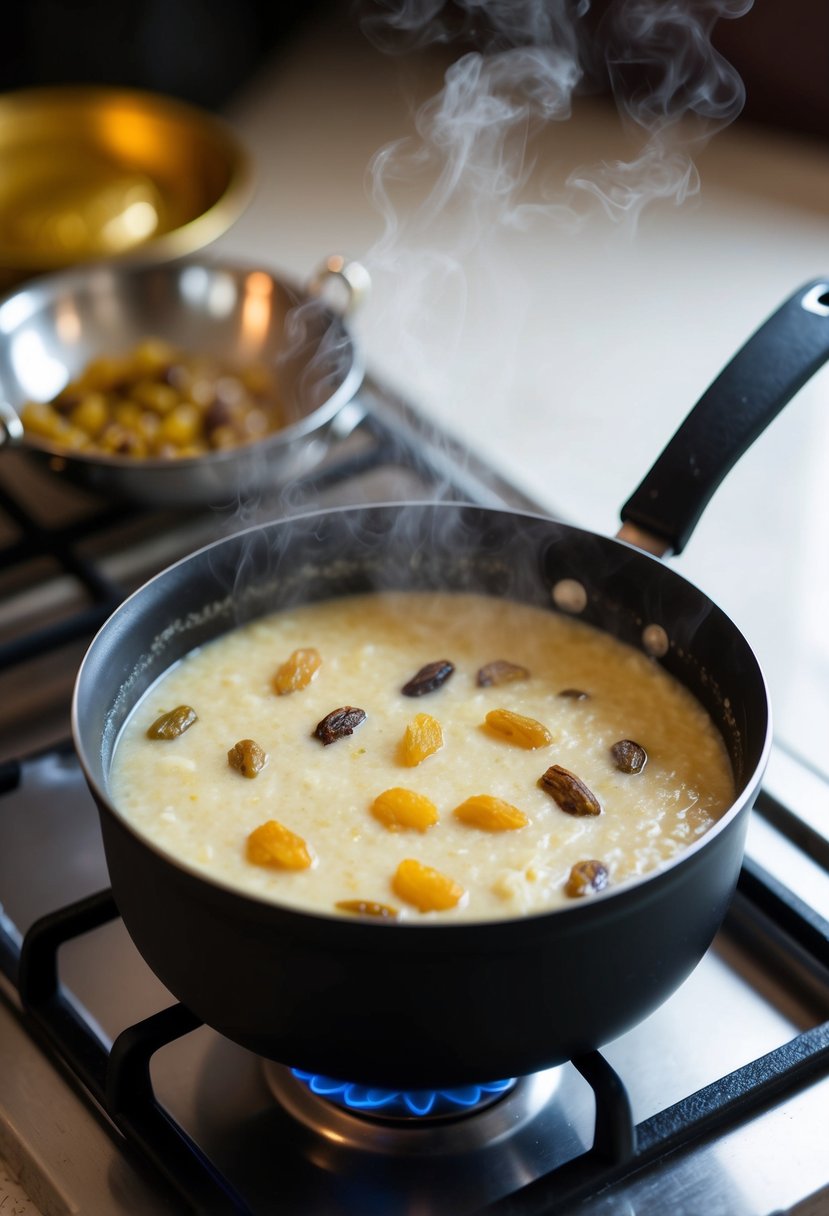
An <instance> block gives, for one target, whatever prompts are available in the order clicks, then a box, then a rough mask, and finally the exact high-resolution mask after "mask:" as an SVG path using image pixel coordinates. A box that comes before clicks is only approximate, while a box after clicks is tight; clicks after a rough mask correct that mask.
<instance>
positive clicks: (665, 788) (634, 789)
mask: <svg viewBox="0 0 829 1216" xmlns="http://www.w3.org/2000/svg"><path fill="white" fill-rule="evenodd" d="M305 648H314V649H315V650H316V651H317V652H318V654H319V657H320V659H321V664H320V666H319V670H318V671H317V672H316V674H315V675H314V677H313V679H311V680H310V682H309V683H308V684H307V685H306V686H305V687H303V688H299V689H297V690H296V691H294V692H291V693H289V694H287V695H277V693H276V692H275V691H274V683H273V680H274V676H275V673H276V672H277V670H278V669H279V668H280V666H281V665H282V664H283V663H284V662H285V661H286V660H287V659H288V658H289V656H291V655H292V654H293V653H294V652H295V651H297V650H300V649H305ZM439 660H448V661H449V662H450V663H451V664H453V665H454V671H453V672H452V674H451V676H450V677H449V678H448V679H446V680H445V682H444V683H442V684H441V685H440V686H439V687H436V688H435V689H434V690H433V691H429V692H427V693H425V695H421V696H405V695H403V693H402V692H401V689H402V687H403V686H404V685H405V684H406V683H407V681H409V680H410V679H411V677H412V676H413V675H414V674H415V673H416V672H418V671H419V670H420V669H421V668H423V667H424V666H425V665H427V664H431V663H435V662H437V661H439ZM496 660H506V661H507V662H508V663H510V664H515V665H519V666H521V667H523V668H525V669H526V673H527V674H526V675H525V676H524V677H523V678H521V679H516V680H510V681H507V682H505V683H501V684H494V685H489V686H483V687H481V686H480V685H479V684H478V682H477V673H478V671H479V670H480V669H481V668H482V667H484V666H486V665H487V664H490V663H492V662H494V661H496ZM565 690H570V691H571V692H572V690H578V691H580V692H584V693H586V694H587V696H586V697H583V698H581V699H579V698H576V697H574V696H572V695H567V696H562V695H561V694H562V692H564V691H565ZM180 705H187V706H191V707H192V708H193V709H194V710H195V713H196V715H197V720H196V722H195V723H194V724H193V725H192V726H191V727H190V728H189V729H187V730H186V731H184V733H182V734H181V735H180V736H178V737H177V738H173V739H165V740H159V739H151V738H148V737H147V733H146V732H147V728H148V727H149V726H150V725H151V723H153V722H154V721H155V720H156V719H157V718H158V717H159V715H161V714H163V713H166V712H169V711H170V710H172V709H174V708H175V707H177V706H180ZM342 707H352V708H354V707H356V708H359V709H361V710H363V711H364V713H365V720H364V721H362V723H361V724H359V725H357V726H356V727H354V729H353V733H352V734H350V735H343V736H341V737H337V738H335V739H334V741H333V742H331V743H329V744H327V745H326V744H323V743H322V742H321V741H320V739H319V738H318V737H316V736H315V734H314V731H315V729H316V727H317V725H318V723H320V722H321V720H322V719H324V718H325V717H326V716H327V715H329V714H330V713H331V712H332V711H334V710H337V709H340V708H342ZM494 710H508V711H510V713H513V714H518V715H521V716H522V717H525V718H529V719H532V720H533V721H534V722H535V723H538V724H541V725H542V726H543V727H545V728H546V731H547V733H548V735H549V737H550V741H549V742H545V743H543V744H542V745H541V746H538V747H535V748H524V747H521V746H517V745H516V743H515V741H513V740H510V739H509V738H507V737H505V736H503V735H499V734H497V733H495V732H494V731H493V730H492V729H490V728H489V727H488V726H487V725H486V717H487V714H489V713H491V712H492V711H494ZM418 714H428V715H429V717H430V718H432V719H434V720H435V721H436V722H437V723H439V726H440V733H441V736H442V741H443V742H442V746H441V747H440V748H439V749H438V750H437V751H435V752H434V753H433V754H430V755H428V756H427V757H426V758H425V759H424V760H422V762H421V763H419V764H417V765H414V766H410V765H408V764H406V763H404V756H405V752H404V751H403V750H402V740H403V738H404V734H405V731H406V728H407V726H408V725H409V724H410V723H412V721H413V720H414V719H415V717H416V716H417V715H418ZM241 740H253V741H255V743H256V744H258V745H259V747H260V748H261V749H262V750H263V752H264V753H265V754H266V756H267V761H266V763H265V764H264V767H263V768H261V770H260V771H259V772H257V774H256V775H255V777H253V778H252V779H249V778H247V777H245V776H243V775H242V774H241V773H240V771H239V770H238V769H236V768H234V767H232V766H231V764H230V763H229V760H228V752H229V751H230V750H231V749H232V748H233V747H234V745H235V744H236V743H237V742H239V741H241ZM622 740H632V741H635V743H637V744H638V745H640V746H641V747H642V748H643V749H644V750H645V752H646V753H647V762H646V764H645V766H644V768H642V769H641V771H639V772H636V773H630V772H624V771H620V769H619V768H618V767H617V762H616V761H615V759H614V755H613V751H612V749H613V745H614V744H616V743H618V742H620V741H622ZM550 766H559V768H562V769H564V770H566V771H567V772H568V773H569V774H572V775H574V776H575V777H577V778H578V779H579V781H581V782H582V783H583V784H584V785H585V786H587V787H588V789H589V791H590V793H591V794H592V795H593V796H594V797H595V799H597V800H598V803H599V804H600V806H601V813H600V814H598V815H595V814H594V815H573V814H569V813H567V812H566V811H564V810H562V809H561V808H560V806H559V805H558V803H557V802H556V800H555V799H554V798H553V797H552V796H551V794H550V793H549V792H548V791H547V790H545V789H544V788H542V786H541V785H540V784H539V779H540V778H541V776H542V774H544V773H545V771H546V770H547V769H548V768H549V767H550ZM400 788H402V789H405V790H407V791H412V792H413V793H416V794H419V795H422V796H424V797H425V798H427V799H428V800H429V801H430V802H431V803H432V804H433V806H434V807H435V808H436V811H437V818H436V822H434V823H432V824H431V825H430V826H428V827H426V828H425V829H424V830H422V831H420V830H417V829H414V828H406V827H399V826H392V827H390V826H388V824H387V823H384V822H382V821H381V820H380V819H378V818H377V817H376V815H375V814H374V813H373V812H372V807H373V804H374V801H375V799H376V798H377V797H378V795H380V794H381V793H383V792H384V791H387V790H390V789H400ZM110 789H111V795H112V799H113V802H114V805H115V807H116V808H117V809H118V811H119V813H120V814H121V816H122V817H123V818H124V819H125V820H126V821H127V822H128V823H129V824H131V825H132V827H133V828H134V829H135V830H136V831H137V832H138V833H139V834H140V835H141V836H143V837H145V838H146V839H147V840H149V841H151V842H152V843H154V844H155V845H156V846H157V847H159V848H160V849H161V850H162V851H164V852H165V853H167V854H169V855H170V856H171V857H173V858H175V859H178V860H179V861H181V862H183V863H184V864H186V865H187V866H188V867H190V868H192V869H194V870H196V871H197V872H200V873H202V874H203V875H204V877H205V878H206V879H208V880H209V879H215V880H216V881H218V882H220V883H222V884H223V885H225V886H229V887H232V888H236V889H238V890H240V891H243V892H246V893H247V894H249V895H252V896H254V897H257V898H260V899H263V900H269V901H273V902H277V903H280V904H285V905H288V906H292V907H295V908H298V909H302V910H306V911H316V912H322V913H325V914H328V915H352V914H353V913H350V912H340V911H338V909H337V907H336V905H337V904H338V903H339V902H342V901H365V902H367V903H372V904H379V905H383V906H384V907H385V908H388V909H390V910H391V911H392V912H393V913H394V914H395V915H396V916H397V917H398V918H399V919H401V920H413V921H416V922H418V923H430V922H443V921H456V920H493V919H504V918H510V917H516V916H522V915H526V914H528V913H534V912H540V911H544V910H547V909H551V908H555V907H560V906H563V905H570V904H572V903H573V902H574V898H576V897H574V896H573V895H572V894H568V893H567V891H568V878H569V876H570V873H571V869H572V867H573V866H574V865H576V864H577V863H579V862H582V861H586V860H591V861H599V862H600V863H601V865H602V867H603V868H604V870H606V873H607V885H608V888H610V887H613V886H617V885H619V884H620V883H623V882H625V881H626V880H629V879H631V878H634V877H636V876H638V875H642V874H645V873H647V872H649V871H652V870H654V869H656V868H658V867H659V866H660V865H662V864H664V863H665V862H666V861H667V860H669V859H671V858H672V857H674V856H675V855H676V854H677V853H679V852H680V851H681V850H682V849H684V848H685V847H687V846H688V845H689V844H691V843H693V842H694V841H695V840H696V839H697V838H698V837H699V836H701V835H702V834H703V833H704V832H705V831H706V830H707V829H708V828H709V827H710V826H711V825H712V824H713V823H714V822H715V821H716V820H717V819H718V818H719V817H720V816H721V815H722V814H723V813H724V811H725V810H726V809H727V808H728V807H729V806H730V805H731V803H732V802H733V799H734V784H733V779H732V774H731V768H730V765H729V761H728V757H727V754H726V751H725V747H724V745H723V742H722V739H721V737H720V735H719V733H718V732H717V730H716V728H715V727H714V725H713V723H712V722H711V720H710V718H709V717H708V715H707V713H706V712H705V711H704V710H703V708H702V707H701V706H700V705H699V704H698V702H697V701H696V700H695V699H694V698H693V696H692V695H691V694H690V693H689V692H688V691H687V690H686V689H685V688H683V687H682V686H681V685H680V684H679V683H677V682H676V681H675V680H673V678H672V677H670V676H669V675H667V674H666V673H665V672H664V671H663V670H662V669H661V668H660V667H659V666H658V665H657V664H656V663H655V662H654V661H653V660H651V659H649V658H647V657H646V656H645V655H643V654H641V653H639V652H638V651H635V650H634V649H632V648H630V647H628V646H625V645H623V644H622V643H620V642H618V641H616V640H615V639H614V638H612V637H610V636H609V635H607V634H604V633H601V632H600V631H598V630H595V629H593V628H592V627H590V626H588V625H585V624H583V623H582V622H580V621H577V620H573V619H571V618H569V617H564V616H561V615H559V614H557V613H554V612H552V611H544V610H543V609H541V608H537V607H533V606H530V605H526V604H522V603H518V602H515V601H511V600H503V599H495V598H492V597H488V596H480V595H474V594H466V593H453V592H388V593H377V594H371V595H360V596H353V597H347V598H343V599H339V600H329V601H326V602H323V603H318V604H311V605H303V606H299V607H295V608H291V609H288V610H285V611H282V612H279V613H276V614H274V615H272V616H267V617H264V618H262V619H260V620H257V621H255V622H253V623H251V624H248V625H246V626H243V627H240V628H239V629H237V630H235V631H233V632H231V633H229V634H226V635H225V636H223V637H221V638H219V639H217V640H216V641H214V642H211V643H210V644H208V645H206V646H204V647H202V648H201V649H199V650H197V651H194V652H193V653H191V654H190V655H188V656H187V657H186V658H185V659H184V660H182V661H181V662H180V663H179V664H177V665H176V666H175V667H174V668H173V669H172V670H171V671H170V672H168V673H167V674H166V675H165V676H163V677H162V678H161V680H160V681H158V682H157V683H156V684H155V685H154V686H153V688H152V689H150V690H149V692H148V693H147V694H145V696H144V697H143V699H142V700H141V702H140V703H139V705H138V706H137V707H136V709H135V710H134V712H133V713H132V715H131V717H130V719H129V721H128V722H127V724H126V726H125V727H124V730H123V731H122V734H121V737H120V739H119V741H118V745H117V747H116V751H115V756H114V761H113V767H112V772H111V777H110ZM477 795H488V796H489V797H491V798H497V799H500V800H503V801H505V802H506V803H508V804H509V805H510V806H511V807H514V808H517V809H518V810H519V811H520V812H522V814H523V816H524V818H525V819H526V823H524V824H523V826H521V827H519V828H517V829H511V830H504V831H490V830H485V829H484V828H482V827H480V826H477V825H476V824H475V823H469V822H463V821H461V820H460V819H459V818H458V817H457V816H455V815H454V813H453V812H454V809H455V808H456V807H458V806H459V805H460V804H462V803H464V802H465V801H466V800H467V799H469V798H471V797H473V796H477ZM271 820H275V821H276V822H277V823H278V824H280V825H282V826H283V827H284V828H287V829H288V830H289V831H290V832H291V833H294V834H295V835H296V836H299V837H300V838H301V839H302V841H304V842H305V846H306V848H307V852H308V854H309V855H310V858H311V864H310V865H309V866H307V868H304V869H286V868H282V867H280V866H278V865H262V864H256V863H254V862H252V861H251V860H249V857H248V845H247V841H248V837H249V836H250V834H251V833H252V832H254V831H255V830H256V829H257V828H258V827H260V825H262V824H264V823H267V822H269V821H271ZM404 860H415V861H417V862H418V863H420V865H421V866H423V867H428V868H430V869H432V870H435V871H437V872H438V873H439V874H440V875H441V876H443V877H445V878H447V879H450V880H451V881H452V883H453V884H454V886H455V888H456V889H457V888H459V889H460V890H462V892H463V894H462V895H461V896H460V898H459V899H458V901H457V903H456V904H455V905H454V906H452V907H450V908H448V909H446V910H443V911H434V910H428V911H421V910H419V908H418V907H416V906H414V904H413V903H411V902H408V901H407V900H405V899H403V898H401V897H400V894H399V892H398V890H396V889H395V886H394V881H393V880H394V875H395V872H396V870H397V867H398V865H399V864H400V862H402V861H404ZM592 897H593V896H592V894H591V893H588V894H587V895H586V896H580V897H577V898H592Z"/></svg>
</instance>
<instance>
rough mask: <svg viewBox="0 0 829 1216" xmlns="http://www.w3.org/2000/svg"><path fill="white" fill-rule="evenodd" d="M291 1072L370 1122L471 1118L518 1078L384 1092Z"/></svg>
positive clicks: (319, 1076) (321, 1094)
mask: <svg viewBox="0 0 829 1216" xmlns="http://www.w3.org/2000/svg"><path fill="white" fill-rule="evenodd" d="M291 1072H292V1073H293V1075H294V1076H295V1077H296V1078H297V1080H299V1081H303V1082H304V1083H305V1084H306V1085H307V1086H308V1088H309V1089H310V1091H311V1093H313V1094H316V1095H317V1096H318V1097H321V1098H326V1099H327V1100H328V1101H329V1102H333V1103H335V1104H336V1105H337V1106H342V1107H344V1108H345V1109H346V1110H349V1111H353V1112H354V1113H355V1114H361V1115H366V1116H368V1117H369V1118H371V1117H379V1118H381V1119H395V1120H397V1119H404V1120H411V1119H414V1120H421V1119H441V1118H452V1117H457V1116H458V1115H463V1114H469V1113H472V1112H473V1111H478V1110H482V1109H483V1108H484V1107H486V1106H489V1105H491V1103H493V1102H495V1101H497V1100H498V1099H499V1098H500V1097H501V1096H502V1095H503V1094H505V1093H507V1092H508V1091H509V1090H510V1089H512V1087H513V1086H514V1085H515V1077H510V1078H508V1079H507V1080H505V1081H487V1082H484V1083H482V1084H479V1085H462V1086H454V1087H453V1088H451V1089H411V1090H402V1089H380V1088H377V1087H375V1086H368V1085H358V1084H356V1083H355V1082H353V1081H338V1080H335V1079H334V1078H333V1077H325V1076H321V1075H320V1074H318V1073H312V1072H303V1071H302V1070H301V1069H298V1068H292V1069H291Z"/></svg>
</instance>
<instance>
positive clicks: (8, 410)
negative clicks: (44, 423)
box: [0, 399, 23, 448]
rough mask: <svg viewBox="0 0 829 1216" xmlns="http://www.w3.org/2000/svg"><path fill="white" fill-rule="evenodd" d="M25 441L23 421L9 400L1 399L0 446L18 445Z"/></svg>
mask: <svg viewBox="0 0 829 1216" xmlns="http://www.w3.org/2000/svg"><path fill="white" fill-rule="evenodd" d="M22 442H23V423H22V422H21V421H20V416H19V415H18V413H17V411H16V410H15V409H14V407H13V406H11V405H9V403H8V401H3V400H2V399H0V448H10V447H16V446H17V444H19V443H22Z"/></svg>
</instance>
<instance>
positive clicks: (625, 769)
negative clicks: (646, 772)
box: [610, 739, 648, 773]
mask: <svg viewBox="0 0 829 1216" xmlns="http://www.w3.org/2000/svg"><path fill="white" fill-rule="evenodd" d="M610 752H611V755H612V756H613V761H614V763H615V765H616V767H617V768H618V770H619V772H620V773H641V771H642V769H643V768H644V767H645V765H646V764H647V762H648V753H647V752H646V751H645V749H644V747H642V746H641V744H639V743H634V741H633V740H632V739H620V740H619V742H618V743H614V744H613V746H612V747H611V749H610Z"/></svg>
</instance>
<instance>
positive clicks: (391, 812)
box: [371, 786, 438, 832]
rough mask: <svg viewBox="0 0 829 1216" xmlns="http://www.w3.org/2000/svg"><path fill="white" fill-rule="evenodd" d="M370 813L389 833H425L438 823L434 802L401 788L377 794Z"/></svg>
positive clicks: (396, 787) (423, 795)
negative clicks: (401, 831) (405, 831)
mask: <svg viewBox="0 0 829 1216" xmlns="http://www.w3.org/2000/svg"><path fill="white" fill-rule="evenodd" d="M371 813H372V815H373V816H374V818H375V819H379V820H380V822H381V823H382V824H383V825H384V826H385V827H387V828H388V829H389V831H391V832H397V831H399V830H400V829H401V828H404V829H405V828H410V829H412V830H413V831H415V832H425V831H427V830H428V829H429V828H430V827H432V826H433V825H434V824H436V823H437V821H438V809H437V807H436V806H435V804H434V802H432V801H431V800H430V799H429V798H427V797H426V796H425V794H418V793H417V792H416V791H415V790H406V789H403V788H402V787H401V786H395V787H394V788H392V789H390V790H384V791H383V793H382V794H378V795H377V797H376V798H375V799H374V802H373V803H372V806H371Z"/></svg>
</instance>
